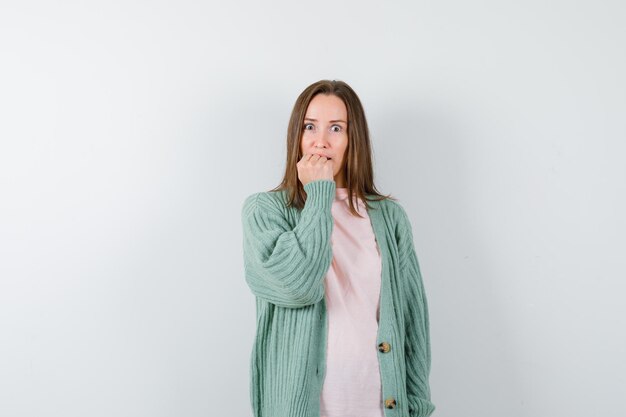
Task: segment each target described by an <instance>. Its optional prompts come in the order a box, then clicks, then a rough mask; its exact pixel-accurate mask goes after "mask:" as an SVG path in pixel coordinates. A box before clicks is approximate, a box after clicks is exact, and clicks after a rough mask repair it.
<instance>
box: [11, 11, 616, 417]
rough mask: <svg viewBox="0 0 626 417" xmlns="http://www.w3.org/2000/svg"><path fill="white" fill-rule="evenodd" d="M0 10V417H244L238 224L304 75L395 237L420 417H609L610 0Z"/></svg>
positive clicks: (246, 336)
mask: <svg viewBox="0 0 626 417" xmlns="http://www.w3.org/2000/svg"><path fill="white" fill-rule="evenodd" d="M0 4H1V6H0V57H1V65H0V415H1V416H3V417H18V416H20V417H21V416H28V417H39V416H46V417H53V416H59V417H61V416H62V417H73V416H77V417H78V416H81V417H83V416H89V417H100V416H111V417H113V416H115V417H125V416H128V417H131V416H132V417H136V416H141V417H143V416H145V417H160V416H172V417H179V416H185V417H192V416H218V415H222V416H223V415H228V416H244V417H245V416H251V408H250V405H249V386H248V384H249V380H248V376H249V373H248V372H249V355H250V352H251V348H252V342H253V337H254V331H255V305H254V297H253V295H252V293H251V292H250V291H249V289H248V287H247V286H246V283H245V280H244V276H243V265H242V261H243V259H242V252H241V244H242V242H241V239H242V237H241V223H240V208H241V204H242V202H243V199H244V198H245V197H246V196H247V195H249V194H250V193H252V192H256V191H265V190H268V189H270V188H273V187H274V186H275V185H277V184H278V182H279V180H280V178H281V176H282V173H283V169H284V161H285V136H286V128H287V121H288V118H289V114H290V111H291V108H292V106H293V104H294V101H295V99H296V97H297V96H298V94H299V93H300V92H301V91H302V90H303V89H304V88H305V87H306V86H307V85H309V84H311V83H313V82H315V81H318V80H319V79H324V78H327V79H340V80H343V81H346V82H347V83H349V84H350V85H351V86H352V87H353V88H354V89H355V90H356V92H357V93H358V94H359V96H360V98H361V100H362V102H363V104H364V106H365V110H366V114H367V117H368V121H369V123H370V129H371V134H372V141H373V145H374V153H375V169H376V185H377V187H378V188H379V189H380V190H381V191H382V192H384V193H391V194H392V195H394V196H395V197H397V198H399V201H400V203H401V204H403V206H404V207H405V208H406V210H407V212H408V213H409V216H410V218H411V221H412V224H413V229H414V236H415V245H416V249H417V253H418V257H419V260H420V264H421V268H422V273H423V279H424V283H425V286H426V289H427V294H428V297H429V306H430V314H431V337H432V360H433V362H432V374H431V389H432V400H433V402H434V403H435V405H436V406H437V410H436V411H435V415H436V416H438V417H456V416H476V417H478V416H480V417H487V416H493V417H502V416H507V417H518V416H528V417H530V416H532V417H555V416H569V417H589V416H603V417H611V416H615V417H618V416H624V415H626V405H625V404H624V402H623V398H622V396H623V394H624V392H626V377H625V376H624V375H626V358H625V354H626V336H625V335H624V328H626V307H625V303H624V294H625V292H626V284H625V283H624V282H625V278H626V260H625V259H626V257H625V252H626V244H625V240H624V236H625V234H626V222H625V220H624V213H626V197H625V195H626V186H625V183H626V164H625V163H624V157H625V155H626V144H625V142H626V141H625V140H626V123H625V119H626V117H625V115H626V81H625V78H624V74H625V73H626V54H625V53H624V51H626V29H625V27H626V26H625V25H624V21H625V18H626V6H625V5H624V3H623V2H621V1H617V0H616V1H608V0H604V1H597V0H596V1H591V0H588V1H571V0H570V1H564V0H563V1H555V0H549V1H546V0H542V1H534V0H533V1H495V0H493V1H474V2H466V1H438V2H435V1H428V2H426V1H418V2H416V1H410V2H409V1H407V2H381V1H376V2H373V1H369V2H365V1H362V0H361V1H344V2H336V1H335V2H326V1H320V2H293V1H283V2H267V1H266V2H252V1H249V2H245V3H244V2H229V3H227V2H220V3H217V2H192V1H170V2H164V1H143V2H140V1H106V2H105V1H100V2H93V1H92V2H86V1H82V2H79V1H63V2H60V1H54V2H53V1H19V2H18V1H14V2H6V1H3V2H2V3H0ZM272 417H282V416H272Z"/></svg>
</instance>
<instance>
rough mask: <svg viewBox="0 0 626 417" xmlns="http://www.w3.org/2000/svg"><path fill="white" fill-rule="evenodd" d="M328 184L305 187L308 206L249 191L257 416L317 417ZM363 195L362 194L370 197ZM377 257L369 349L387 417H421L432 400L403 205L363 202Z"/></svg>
mask: <svg viewBox="0 0 626 417" xmlns="http://www.w3.org/2000/svg"><path fill="white" fill-rule="evenodd" d="M335 187H336V184H335V181H333V180H315V181H311V182H309V183H307V184H306V185H304V190H305V192H306V202H305V205H304V208H303V209H301V210H298V209H297V208H294V207H287V206H286V202H287V200H286V192H285V191H267V192H257V193H254V194H252V195H249V196H248V197H247V198H245V200H244V203H243V206H242V210H241V218H242V226H243V255H244V272H245V280H246V283H247V285H248V287H249V288H250V290H251V291H252V293H253V294H254V295H255V299H256V315H257V317H256V326H257V329H256V336H255V339H254V344H253V347H252V354H251V356H250V385H249V389H250V391H249V393H250V403H251V406H252V411H253V414H254V416H255V417H319V415H320V393H321V389H322V384H323V381H324V375H325V365H326V340H327V339H326V337H327V329H328V318H327V310H326V301H325V287H324V278H325V276H326V273H327V271H328V269H329V268H330V264H331V261H332V257H333V254H332V247H331V243H330V242H331V232H332V228H333V217H332V214H331V207H332V202H333V200H334V198H335V190H336V188H335ZM368 197H369V196H368ZM368 204H370V206H371V209H369V210H368V214H369V217H370V221H371V223H372V227H373V230H374V235H375V237H376V241H377V243H378V247H379V250H380V253H381V259H382V274H381V275H382V277H381V279H382V282H381V291H380V319H379V325H378V334H377V339H376V346H372V349H377V351H378V362H379V368H380V376H381V385H382V401H383V403H384V404H383V406H384V412H385V417H427V416H430V415H431V414H432V413H433V411H434V410H435V405H434V404H433V403H432V402H431V399H430V386H429V374H430V363H431V355H430V334H429V333H430V331H429V318H428V303H427V299H426V293H425V289H424V284H423V282H422V277H421V273H420V267H419V264H418V260H417V256H416V253H415V249H414V245H413V232H412V227H411V223H410V221H409V218H408V216H407V214H406V212H405V210H404V209H403V208H402V206H401V205H400V204H399V203H398V202H396V201H393V200H389V199H385V200H381V201H373V200H369V198H368Z"/></svg>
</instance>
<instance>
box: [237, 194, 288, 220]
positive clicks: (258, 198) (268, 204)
mask: <svg viewBox="0 0 626 417" xmlns="http://www.w3.org/2000/svg"><path fill="white" fill-rule="evenodd" d="M284 194H285V193H284V192H283V191H258V192H255V193H252V194H249V195H248V196H246V197H245V198H244V200H243V204H242V206H241V214H242V215H243V216H246V215H249V214H251V213H255V212H265V213H271V212H284V208H285V195H284Z"/></svg>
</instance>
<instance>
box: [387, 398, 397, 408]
mask: <svg viewBox="0 0 626 417" xmlns="http://www.w3.org/2000/svg"><path fill="white" fill-rule="evenodd" d="M385 408H396V400H395V398H393V397H389V398H387V399H386V400H385Z"/></svg>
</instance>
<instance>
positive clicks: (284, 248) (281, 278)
mask: <svg viewBox="0 0 626 417" xmlns="http://www.w3.org/2000/svg"><path fill="white" fill-rule="evenodd" d="M304 191H306V193H307V198H306V203H305V205H304V208H303V209H302V211H301V214H300V219H299V221H298V224H297V225H296V226H295V227H291V226H290V224H289V222H288V221H287V219H286V217H285V210H284V208H281V207H280V205H279V202H278V200H277V199H275V198H273V197H272V196H269V195H268V194H267V193H264V192H260V193H255V194H252V195H251V196H249V197H247V198H246V200H245V201H244V204H243V207H242V212H241V218H242V226H243V254H244V269H245V277H246V282H247V284H248V286H249V287H250V289H251V290H252V293H253V294H254V295H256V296H257V297H259V298H262V299H265V300H267V301H269V302H271V303H273V304H276V305H278V306H281V307H290V308H299V307H304V306H307V305H310V304H315V303H317V302H319V301H320V300H321V299H322V298H323V297H324V277H325V276H326V273H327V271H328V268H329V267H330V263H331V261H332V247H331V244H330V237H331V233H332V227H333V217H332V212H331V207H332V202H333V200H334V197H335V181H333V180H316V181H311V182H309V183H307V184H306V185H305V186H304Z"/></svg>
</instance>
